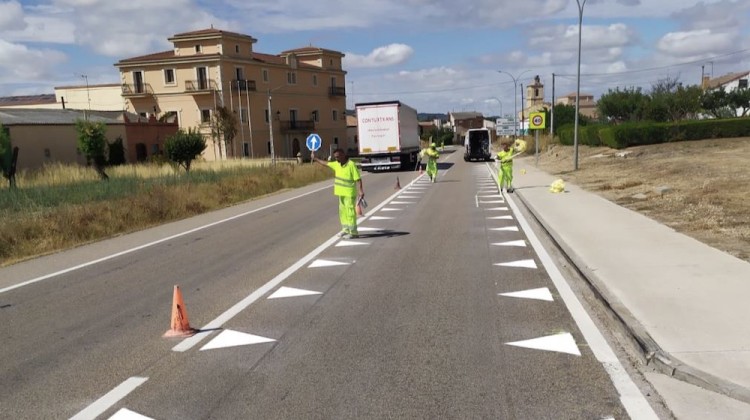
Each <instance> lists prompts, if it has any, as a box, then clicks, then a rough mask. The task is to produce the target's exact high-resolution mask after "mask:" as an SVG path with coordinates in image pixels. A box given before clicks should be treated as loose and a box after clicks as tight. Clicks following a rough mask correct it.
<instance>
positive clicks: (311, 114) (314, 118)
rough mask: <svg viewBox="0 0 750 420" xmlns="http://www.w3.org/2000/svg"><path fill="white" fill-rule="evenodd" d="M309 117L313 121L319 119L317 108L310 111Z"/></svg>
mask: <svg viewBox="0 0 750 420" xmlns="http://www.w3.org/2000/svg"><path fill="white" fill-rule="evenodd" d="M310 119H311V120H313V121H315V122H318V121H320V113H319V112H318V110H317V109H316V110H315V111H313V112H312V113H310Z"/></svg>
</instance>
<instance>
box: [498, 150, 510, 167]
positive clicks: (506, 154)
mask: <svg viewBox="0 0 750 420" xmlns="http://www.w3.org/2000/svg"><path fill="white" fill-rule="evenodd" d="M511 156H513V149H509V150H508V151H507V152H506V151H505V150H501V151H499V152H497V158H498V159H500V162H502V164H503V165H506V164H507V165H510V164H512V163H513V159H509V160H507V161H505V162H503V159H508V158H509V157H511Z"/></svg>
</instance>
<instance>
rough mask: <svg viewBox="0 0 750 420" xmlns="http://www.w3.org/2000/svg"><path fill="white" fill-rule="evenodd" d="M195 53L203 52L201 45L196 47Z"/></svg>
mask: <svg viewBox="0 0 750 420" xmlns="http://www.w3.org/2000/svg"><path fill="white" fill-rule="evenodd" d="M195 52H197V53H199V52H201V46H200V45H196V46H195Z"/></svg>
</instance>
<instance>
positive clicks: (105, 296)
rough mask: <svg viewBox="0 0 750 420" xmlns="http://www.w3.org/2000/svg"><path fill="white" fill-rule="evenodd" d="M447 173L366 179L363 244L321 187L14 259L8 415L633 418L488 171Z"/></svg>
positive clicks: (1, 289)
mask: <svg viewBox="0 0 750 420" xmlns="http://www.w3.org/2000/svg"><path fill="white" fill-rule="evenodd" d="M440 167H441V173H440V176H439V179H438V182H437V183H435V184H430V183H427V182H424V181H426V179H425V178H426V177H421V178H418V174H417V173H413V172H398V173H383V174H367V175H366V176H365V178H364V184H365V192H366V193H367V199H368V202H369V204H370V208H369V209H368V210H369V211H370V213H368V218H367V220H365V221H364V222H363V223H361V226H362V227H364V228H366V229H363V230H361V232H360V233H361V234H362V235H361V238H359V239H357V240H354V241H344V242H342V241H340V240H338V239H337V238H336V239H334V238H333V236H334V234H335V233H336V232H337V230H338V216H337V213H336V211H337V203H336V199H335V198H334V197H333V196H332V194H331V188H330V185H328V184H329V183H323V184H316V185H313V186H310V187H307V188H304V189H301V190H297V191H289V192H285V193H283V194H279V195H275V196H271V197H266V198H264V199H261V200H257V201H254V202H251V203H247V204H245V205H242V206H237V207H233V208H231V209H226V210H222V211H220V212H216V213H212V214H210V215H205V216H201V217H198V218H193V219H189V220H185V221H181V222H178V223H173V224H169V225H165V226H162V227H159V228H156V229H151V230H148V231H144V232H140V233H137V234H133V235H126V236H123V237H121V238H116V239H113V240H109V241H104V242H102V243H98V244H92V245H90V246H86V247H81V248H79V249H75V250H71V251H69V252H65V253H60V254H56V255H53V256H49V257H44V258H39V259H36V260H34V261H29V262H26V263H23V264H19V265H17V266H13V267H9V268H6V269H2V270H0V336H2V337H3V345H2V346H0V360H2V361H3V362H2V365H0V418H13V419H42V418H43V419H48V418H49V419H57V418H71V417H74V416H76V417H75V418H101V419H106V418H112V417H114V418H137V416H136V414H135V413H138V414H139V415H141V416H145V417H147V418H154V419H188V418H189V419H208V418H215V419H237V418H258V419H261V418H262V419H276V418H278V419H290V418H315V419H317V418H321V419H330V418H462V419H463V418H501V419H527V418H528V419H531V418H533V419H544V418H550V419H585V418H590V419H604V418H616V419H623V418H629V415H628V413H627V412H626V408H625V407H624V406H623V405H622V403H621V397H620V395H619V394H618V391H617V390H616V389H615V387H614V385H613V380H612V379H611V377H610V375H609V374H608V373H607V370H606V369H605V367H603V366H602V363H600V362H599V361H598V360H597V358H596V357H594V354H593V353H592V351H591V349H590V348H589V344H587V342H586V340H585V339H584V337H583V335H582V333H581V331H580V329H579V327H578V326H577V325H576V323H575V322H574V321H573V318H572V317H571V315H570V312H569V309H568V308H566V306H565V304H564V303H563V301H562V299H560V296H559V294H558V291H557V290H556V288H555V286H554V285H553V283H552V281H551V280H550V276H549V275H548V273H547V271H546V270H545V269H544V267H543V266H542V264H541V261H540V259H539V257H538V255H537V254H536V253H535V251H534V249H533V248H532V247H530V246H529V245H530V243H529V240H528V238H526V237H525V234H524V231H523V230H522V229H519V228H518V226H519V224H518V221H517V220H516V219H517V215H515V214H514V213H513V212H512V211H511V209H510V208H508V206H507V203H505V200H504V199H503V198H502V197H500V196H497V188H496V187H494V190H493V186H492V182H491V181H490V172H489V171H488V169H487V166H486V165H485V164H481V163H465V162H463V161H462V159H461V156H459V154H458V153H447V154H445V155H444V156H443V160H442V163H441V164H440ZM396 177H398V179H399V181H400V184H401V186H402V187H404V188H402V189H400V190H396V189H394V185H395V183H396ZM412 181H414V184H413V185H409V184H410V182H412ZM519 241H520V242H519ZM144 244H147V246H144ZM113 254H118V255H116V256H114V257H113V256H112V255H113ZM94 260H101V261H98V262H96V263H93V264H89V262H91V261H94ZM498 264H500V265H498ZM79 266H80V268H76V269H73V270H68V271H65V270H67V269H69V268H71V267H79ZM61 271H63V272H61ZM57 272H60V274H57V275H52V276H48V277H40V276H46V275H48V274H50V273H57ZM21 283H26V284H25V285H23V286H22V287H16V286H14V285H18V284H21ZM175 284H179V285H180V286H181V289H182V292H183V295H184V298H185V304H186V308H187V312H188V315H189V319H190V322H191V325H192V326H193V327H196V328H201V330H202V332H201V334H199V335H198V336H196V337H194V338H193V339H189V340H186V341H183V340H180V339H166V338H163V337H162V334H164V332H165V331H166V330H167V329H168V327H169V319H170V312H171V303H172V291H173V285H175ZM280 288H283V289H281V291H282V292H289V293H288V294H291V295H294V294H295V293H297V294H299V293H306V294H305V295H303V296H289V297H278V298H272V299H269V296H271V295H272V294H274V293H277V292H279V290H280ZM529 290H534V292H529V293H531V294H532V295H533V297H536V299H533V298H519V297H511V296H504V295H503V294H506V293H513V292H521V291H529ZM546 290H548V291H549V294H547V292H546ZM300 291H304V292H300ZM540 298H549V299H552V300H543V299H540ZM534 339H541V342H539V341H533V342H528V341H527V340H534ZM509 343H520V344H516V345H514V344H509ZM204 346H205V347H204ZM529 347H541V349H540V348H529Z"/></svg>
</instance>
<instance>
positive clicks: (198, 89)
mask: <svg viewBox="0 0 750 420" xmlns="http://www.w3.org/2000/svg"><path fill="white" fill-rule="evenodd" d="M216 90H217V87H216V81H215V80H203V79H198V80H187V81H185V92H188V93H192V94H201V93H212V92H214V91H216Z"/></svg>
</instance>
